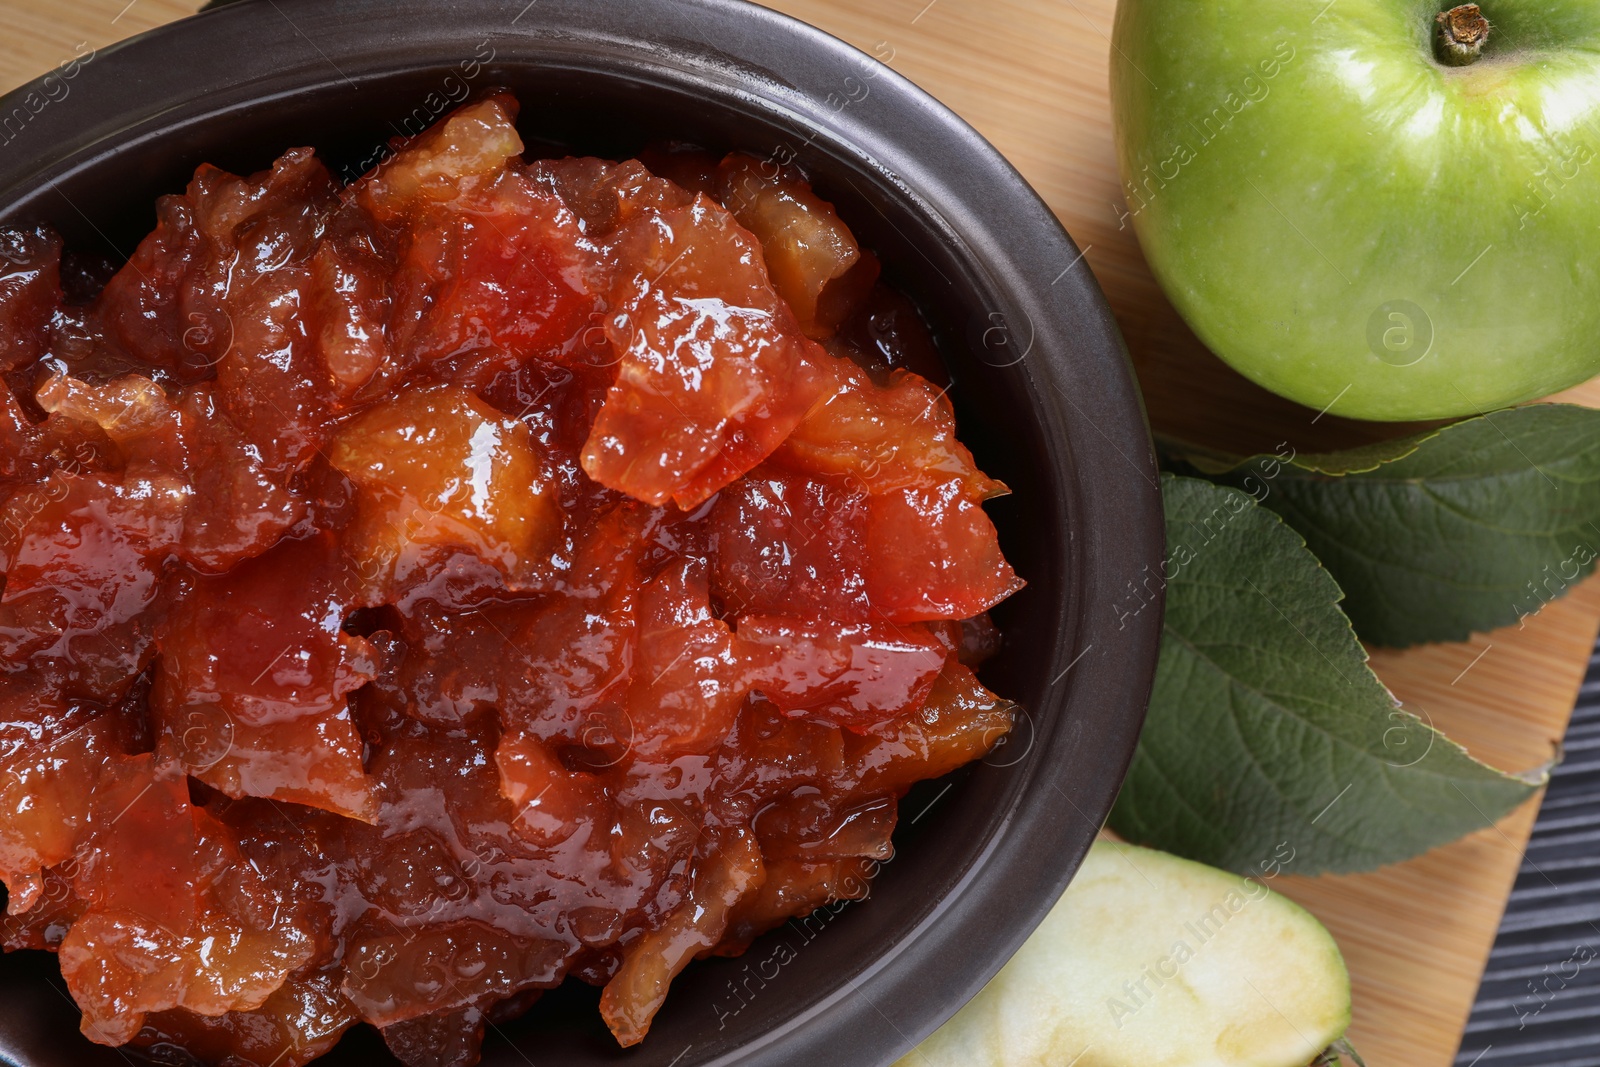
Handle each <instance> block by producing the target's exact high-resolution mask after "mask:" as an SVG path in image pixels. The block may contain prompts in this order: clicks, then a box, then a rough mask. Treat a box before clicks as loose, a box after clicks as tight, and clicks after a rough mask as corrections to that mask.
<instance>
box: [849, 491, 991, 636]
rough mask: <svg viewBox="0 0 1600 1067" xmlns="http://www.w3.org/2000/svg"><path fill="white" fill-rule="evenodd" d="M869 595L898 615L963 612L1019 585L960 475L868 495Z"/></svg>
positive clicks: (964, 615)
mask: <svg viewBox="0 0 1600 1067" xmlns="http://www.w3.org/2000/svg"><path fill="white" fill-rule="evenodd" d="M866 535H867V536H866V539H867V555H868V557H869V558H870V559H871V560H872V563H871V567H870V568H869V570H868V571H867V594H868V596H869V597H870V598H871V600H872V607H873V610H874V611H875V612H876V613H878V614H880V615H882V616H883V617H885V618H888V619H893V620H895V621H897V622H915V621H919V620H924V619H969V618H972V617H973V616H974V615H981V614H983V613H984V612H986V611H988V610H989V609H990V608H992V607H994V606H995V605H996V604H998V603H1000V601H1002V600H1004V599H1005V598H1006V597H1008V596H1010V595H1011V594H1012V593H1014V592H1016V591H1017V590H1018V589H1021V588H1022V580H1021V579H1020V578H1018V577H1017V574H1016V572H1015V571H1013V570H1012V569H1011V564H1009V563H1007V562H1006V558H1005V556H1004V555H1002V554H1001V552H1000V542H999V539H998V537H997V536H996V534H995V529H994V524H993V523H992V522H990V521H989V516H988V515H986V514H984V511H983V505H982V504H980V503H979V502H978V501H977V500H975V499H973V497H972V496H971V494H970V493H969V492H968V491H967V488H966V486H965V485H964V484H963V483H962V482H961V481H960V480H955V479H953V480H951V481H948V482H945V483H943V484H942V485H936V486H930V487H916V488H908V489H897V490H894V491H892V492H887V493H881V494H876V495H874V496H871V497H868V499H867V524H866Z"/></svg>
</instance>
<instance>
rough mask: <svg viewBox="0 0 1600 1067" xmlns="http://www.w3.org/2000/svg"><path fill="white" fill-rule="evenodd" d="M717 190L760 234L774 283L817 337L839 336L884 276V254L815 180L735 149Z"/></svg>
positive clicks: (741, 220)
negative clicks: (861, 239)
mask: <svg viewBox="0 0 1600 1067" xmlns="http://www.w3.org/2000/svg"><path fill="white" fill-rule="evenodd" d="M717 191H718V193H719V199H721V201H722V203H723V206H725V207H726V208H727V209H728V210H729V211H731V212H733V217H734V218H736V219H738V220H739V225H741V226H743V227H744V228H745V229H747V230H749V231H750V232H751V233H753V234H755V237H756V240H758V241H760V242H761V254H762V257H763V259H765V261H766V264H767V273H768V274H769V275H771V277H772V285H773V288H775V289H776V290H777V291H778V295H779V296H781V297H783V299H784V301H785V302H786V303H787V304H788V305H789V308H790V310H792V311H793V312H794V317H795V319H796V320H797V321H798V322H799V325H800V330H801V332H802V333H804V334H805V335H806V336H807V337H810V338H811V339H813V340H817V341H820V340H823V339H825V338H828V337H832V336H833V334H834V331H836V330H837V329H838V328H839V324H840V323H841V322H843V321H844V320H845V319H846V318H847V317H849V315H850V313H851V312H852V311H854V310H855V309H856V307H857V306H858V305H859V304H860V303H861V302H862V300H863V299H865V297H866V295H867V294H868V293H869V292H871V290H872V286H873V284H874V283H875V282H876V281H877V280H878V260H877V257H876V256H874V255H873V254H872V253H871V252H868V251H867V250H866V249H864V248H862V247H861V246H860V245H859V244H858V243H856V238H855V235H854V234H852V233H851V232H850V228H849V227H848V226H846V225H845V224H844V222H843V221H842V220H841V219H840V218H839V213H838V212H837V211H835V210H834V207H833V205H832V204H830V203H828V202H827V201H826V200H823V199H822V198H821V197H819V196H817V194H816V193H814V192H812V191H811V183H810V182H807V181H806V180H804V179H803V178H801V177H799V176H797V175H794V174H791V173H788V172H787V171H785V170H784V169H782V168H780V167H776V166H773V165H771V164H769V163H763V162H762V161H761V160H759V159H757V158H755V157H754V156H751V155H747V154H745V153H743V152H735V153H733V154H732V155H730V156H728V157H727V158H726V159H724V160H723V161H722V163H721V165H719V166H718V167H717Z"/></svg>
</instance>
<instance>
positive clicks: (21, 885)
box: [0, 699, 116, 915]
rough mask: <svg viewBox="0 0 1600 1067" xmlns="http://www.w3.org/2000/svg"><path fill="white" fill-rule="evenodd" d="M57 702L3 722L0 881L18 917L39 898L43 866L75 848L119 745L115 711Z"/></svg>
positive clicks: (0, 733)
mask: <svg viewBox="0 0 1600 1067" xmlns="http://www.w3.org/2000/svg"><path fill="white" fill-rule="evenodd" d="M43 703H45V701H44V700H43V699H38V700H37V704H43ZM52 703H54V705H55V706H53V707H51V708H49V709H48V710H46V709H45V708H43V707H40V706H37V705H36V706H35V707H34V708H31V709H28V710H27V712H26V713H25V714H26V715H27V719H26V721H24V722H8V723H5V724H3V725H0V881H4V882H5V884H6V888H7V890H8V891H9V893H8V898H9V899H8V902H7V911H9V912H10V913H11V914H13V915H16V914H21V913H22V912H25V911H27V910H29V909H30V908H32V907H33V906H34V904H35V903H37V902H38V900H39V898H40V895H41V893H42V891H43V889H44V880H43V879H44V870H45V868H47V867H53V866H55V865H56V864H59V863H62V862H64V861H66V860H68V859H70V858H71V857H72V856H73V854H74V853H75V851H76V850H77V847H78V842H79V840H80V838H81V836H82V834H83V830H84V825H85V823H86V822H87V820H88V817H89V805H90V802H91V800H92V798H93V795H94V785H95V781H96V780H97V779H98V778H99V775H100V768H101V766H102V765H103V764H104V763H105V761H106V759H107V758H108V757H109V756H110V755H111V754H112V753H113V752H115V751H116V743H115V740H114V737H113V731H112V725H111V722H110V718H109V716H106V715H103V714H98V709H95V708H89V707H82V706H74V705H71V704H68V703H67V702H64V701H57V702H52ZM20 714H24V713H22V712H21V711H20V709H19V711H16V712H10V713H8V714H7V716H6V717H7V718H10V717H11V716H12V715H20Z"/></svg>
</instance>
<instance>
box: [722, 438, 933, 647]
mask: <svg viewBox="0 0 1600 1067" xmlns="http://www.w3.org/2000/svg"><path fill="white" fill-rule="evenodd" d="M866 520H867V512H866V496H865V494H863V493H862V492H860V491H859V490H855V489H851V488H850V487H848V486H846V485H844V484H843V483H841V482H838V481H824V480H822V479H811V478H806V477H804V476H801V475H797V474H792V473H790V472H787V471H783V470H780V469H776V468H773V467H770V466H764V467H762V468H761V469H760V470H758V471H756V472H754V473H753V474H751V476H750V477H748V478H741V479H740V480H739V481H737V482H735V483H734V484H733V485H731V486H729V487H728V488H727V490H726V491H725V492H723V493H722V494H721V495H720V496H718V497H717V502H716V504H715V505H714V506H713V507H712V509H711V514H710V515H709V517H708V519H707V525H708V527H709V529H710V531H711V536H710V547H711V562H712V575H713V579H714V588H715V589H716V592H717V595H718V596H720V597H721V598H722V599H723V601H724V603H726V604H727V606H728V609H729V611H730V612H732V613H734V614H756V615H799V616H803V617H809V616H813V615H823V616H827V617H830V618H834V619H839V620H841V621H846V622H864V621H866V620H867V619H868V618H870V617H871V611H872V607H871V603H870V602H869V600H868V594H867V578H866V573H867V567H868V559H867V555H866V536H865V530H866ZM907 547H909V546H907Z"/></svg>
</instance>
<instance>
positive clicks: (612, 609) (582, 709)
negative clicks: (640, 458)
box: [487, 500, 650, 765]
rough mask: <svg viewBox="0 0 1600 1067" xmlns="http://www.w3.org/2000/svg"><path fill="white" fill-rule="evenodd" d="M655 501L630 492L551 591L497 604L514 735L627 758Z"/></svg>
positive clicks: (504, 699)
mask: <svg viewBox="0 0 1600 1067" xmlns="http://www.w3.org/2000/svg"><path fill="white" fill-rule="evenodd" d="M649 522H650V514H649V509H646V508H644V507H642V506H640V505H639V504H637V503H634V502H633V501H626V500H625V501H622V502H620V503H619V504H617V505H615V506H613V507H611V508H609V509H607V510H606V511H604V512H602V513H601V514H600V515H599V516H597V517H596V518H595V519H594V520H592V522H591V523H590V524H589V526H588V527H587V528H586V529H585V530H584V531H583V534H582V539H581V541H580V545H581V547H580V548H579V550H578V552H577V554H576V557H575V559H574V562H573V566H572V569H571V570H570V572H568V574H567V575H566V576H565V578H564V580H563V581H562V582H561V583H560V586H559V588H558V589H557V590H555V591H554V592H553V593H552V595H551V596H549V597H547V598H545V599H543V600H541V601H539V602H537V603H534V604H530V605H519V606H510V607H508V608H506V609H505V610H504V611H502V612H499V613H494V612H493V609H487V610H488V611H489V612H490V613H491V614H490V616H489V617H491V618H493V619H494V620H495V627H496V636H497V637H498V638H500V640H498V641H497V642H495V646H496V650H497V653H498V655H497V659H496V662H495V664H494V666H493V668H492V672H491V674H492V677H493V678H494V680H495V682H496V684H497V692H498V698H499V699H498V705H499V710H500V719H501V723H502V726H503V729H504V731H505V733H506V735H507V736H508V737H514V736H519V735H523V734H526V735H528V736H530V737H533V738H537V739H539V740H540V741H544V742H547V743H550V744H552V745H562V746H569V747H570V746H583V747H585V748H591V749H595V750H598V751H597V754H596V755H595V757H594V759H595V762H598V763H602V764H606V765H609V764H612V763H615V762H617V761H619V760H621V759H622V758H623V756H624V755H625V753H626V751H627V749H628V748H629V746H631V744H632V741H633V735H634V732H635V727H634V724H633V722H632V720H631V719H630V717H629V715H628V711H627V706H626V698H627V693H628V684H629V681H630V679H631V678H632V677H633V674H634V666H635V662H636V660H637V652H636V645H637V598H638V591H639V584H640V582H641V581H642V580H643V574H642V568H643V557H644V554H645V552H646V549H647V545H646V542H645V539H644V538H645V530H646V527H647V526H648V524H649Z"/></svg>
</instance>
